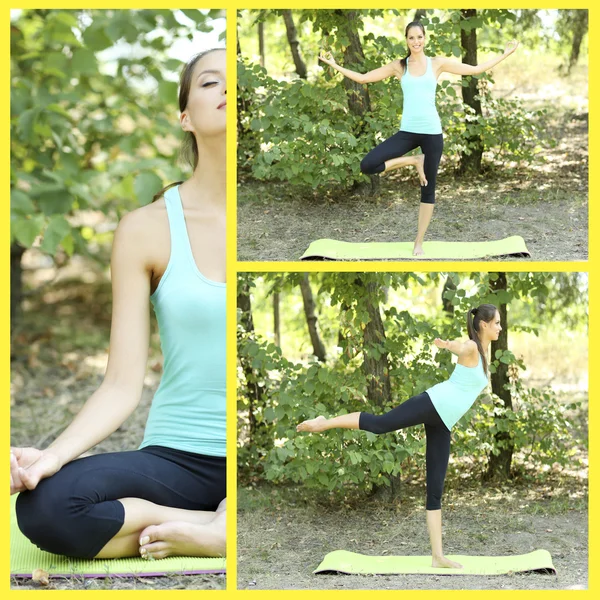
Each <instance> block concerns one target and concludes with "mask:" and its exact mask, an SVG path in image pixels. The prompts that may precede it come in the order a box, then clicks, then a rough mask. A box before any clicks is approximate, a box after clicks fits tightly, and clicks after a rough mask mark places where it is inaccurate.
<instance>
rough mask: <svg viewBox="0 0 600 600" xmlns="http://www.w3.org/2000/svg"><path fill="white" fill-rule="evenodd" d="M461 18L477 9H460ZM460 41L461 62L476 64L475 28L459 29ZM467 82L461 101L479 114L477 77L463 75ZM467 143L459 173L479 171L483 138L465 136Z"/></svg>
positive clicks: (471, 17) (472, 15)
mask: <svg viewBox="0 0 600 600" xmlns="http://www.w3.org/2000/svg"><path fill="white" fill-rule="evenodd" d="M460 12H461V19H462V20H463V21H465V20H469V19H473V18H475V17H476V16H477V11H476V10H475V9H473V8H468V9H461V11H460ZM460 43H461V46H462V49H463V57H462V62H463V63H464V64H467V65H476V64H477V29H476V28H475V27H473V28H472V29H471V30H470V31H468V32H467V31H465V30H464V29H462V28H461V30H460ZM465 79H466V80H467V81H468V82H469V84H468V85H467V86H464V85H463V87H462V88H461V89H462V98H463V102H464V103H465V104H467V105H468V106H470V107H471V108H472V109H473V110H474V111H475V114H476V115H481V114H482V112H481V102H480V101H479V100H478V99H477V98H476V96H478V94H479V89H478V86H477V79H476V78H475V77H471V76H468V77H465V76H463V83H464V81H465ZM466 142H467V144H468V145H469V152H470V154H467V153H466V152H462V153H461V155H460V165H459V168H458V172H459V174H461V175H463V174H465V173H481V157H482V155H483V140H482V139H481V136H480V135H471V136H469V137H467V138H466Z"/></svg>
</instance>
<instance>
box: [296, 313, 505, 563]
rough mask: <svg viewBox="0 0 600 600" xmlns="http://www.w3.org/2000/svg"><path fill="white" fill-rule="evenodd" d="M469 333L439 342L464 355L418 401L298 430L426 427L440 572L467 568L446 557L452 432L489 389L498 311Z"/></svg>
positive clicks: (432, 528) (430, 519)
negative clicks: (444, 539)
mask: <svg viewBox="0 0 600 600" xmlns="http://www.w3.org/2000/svg"><path fill="white" fill-rule="evenodd" d="M467 329H468V332H469V338H470V339H469V340H468V341H466V342H463V341H460V340H454V341H445V340H440V339H436V340H435V342H434V343H435V345H436V346H437V347H438V348H444V349H447V350H450V352H452V353H453V354H456V355H457V356H458V364H457V365H456V367H455V369H454V371H453V372H452V375H451V376H450V379H448V380H446V381H443V382H441V383H438V384H436V385H434V386H433V387H431V388H429V389H428V390H426V391H425V392H423V393H421V394H419V395H418V396H413V397H412V398H410V399H409V400H406V401H405V402H403V403H402V404H400V405H399V406H397V407H396V408H394V409H392V410H391V411H389V412H388V413H385V414H383V415H372V414H369V413H363V412H355V413H350V414H347V415H341V416H339V417H333V418H331V419H326V418H325V417H317V418H316V419H311V420H309V421H304V422H303V423H300V425H298V427H297V428H296V429H297V430H298V431H310V432H314V433H317V432H321V431H326V430H327V429H335V428H342V429H362V430H364V431H371V432H372V433H387V432H389V431H396V430H398V429H404V428H405V427H412V426H413V425H420V424H421V423H423V424H424V425H425V435H426V439H427V442H426V444H427V445H426V451H425V457H426V468H427V504H426V514H427V529H428V530H429V539H430V542H431V552H432V566H434V567H450V568H452V567H454V568H461V567H462V565H460V564H458V563H456V562H454V561H452V560H449V559H448V558H446V557H445V556H444V553H443V552H442V511H441V499H442V492H443V489H444V479H445V477H446V468H447V467H448V459H449V456H450V430H451V428H452V426H453V425H454V424H455V423H456V422H457V421H458V420H459V419H460V418H461V417H462V416H463V415H464V414H465V413H466V412H467V410H469V408H470V407H471V406H472V404H473V403H474V402H475V400H476V398H477V396H479V394H480V393H481V391H482V390H483V388H485V386H486V385H487V361H486V353H487V349H488V346H489V345H490V342H491V341H493V340H497V339H498V335H499V334H500V331H501V330H502V328H501V327H500V314H499V313H498V311H497V309H496V307H495V306H493V305H492V304H482V305H481V306H479V307H478V308H474V309H473V310H471V311H470V312H469V313H468V315H467Z"/></svg>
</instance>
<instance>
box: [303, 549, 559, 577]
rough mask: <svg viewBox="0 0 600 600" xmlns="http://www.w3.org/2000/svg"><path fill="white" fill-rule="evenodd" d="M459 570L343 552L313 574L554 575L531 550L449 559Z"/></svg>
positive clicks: (547, 561)
mask: <svg viewBox="0 0 600 600" xmlns="http://www.w3.org/2000/svg"><path fill="white" fill-rule="evenodd" d="M448 558H450V559H451V560H456V561H457V562H460V563H461V564H462V565H463V567H464V568H463V569H444V568H435V567H432V566H431V556H368V555H364V554H358V553H356V552H348V551H346V550H336V551H334V552H329V553H328V554H327V555H326V556H325V558H324V559H323V560H322V562H321V564H320V565H319V566H318V567H317V569H315V571H313V573H314V574H335V573H344V574H348V575H401V574H430V575H505V574H508V573H525V572H545V573H550V574H554V575H555V574H556V569H555V568H554V565H553V564H552V557H551V555H550V553H549V552H548V551H547V550H535V551H533V552H530V553H529V554H522V555H515V556H465V555H449V556H448Z"/></svg>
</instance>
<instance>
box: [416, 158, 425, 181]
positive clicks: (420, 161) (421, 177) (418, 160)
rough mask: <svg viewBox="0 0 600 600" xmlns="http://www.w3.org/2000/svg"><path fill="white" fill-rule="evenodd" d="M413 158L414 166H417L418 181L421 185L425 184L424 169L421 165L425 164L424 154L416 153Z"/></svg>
mask: <svg viewBox="0 0 600 600" xmlns="http://www.w3.org/2000/svg"><path fill="white" fill-rule="evenodd" d="M415 159H416V162H415V167H417V173H419V181H420V182H421V185H427V178H426V177H425V170H424V168H423V165H424V164H425V155H424V154H417V156H415Z"/></svg>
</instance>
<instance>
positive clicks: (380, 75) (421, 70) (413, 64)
mask: <svg viewBox="0 0 600 600" xmlns="http://www.w3.org/2000/svg"><path fill="white" fill-rule="evenodd" d="M405 35H406V43H407V46H408V55H407V56H406V57H405V58H403V59H397V60H394V61H392V62H391V63H388V64H387V65H384V66H383V67H380V68H379V69H374V70H373V71H369V72H368V73H364V74H363V73H356V72H355V71H351V70H350V69H345V68H344V67H341V66H340V65H338V64H337V63H336V62H335V60H334V58H333V56H332V55H331V53H330V52H327V53H322V54H321V56H319V59H320V60H321V61H323V62H324V63H326V64H328V65H330V66H331V67H333V68H334V69H336V70H337V71H339V72H340V73H342V75H344V76H345V77H348V78H349V79H352V81H356V82H358V83H374V82H376V81H381V80H382V79H387V78H388V77H396V78H398V79H399V80H400V84H401V85H402V93H403V96H404V102H403V107H402V120H401V123H400V131H399V132H398V133H396V134H394V135H393V136H392V137H391V138H388V139H387V140H385V141H384V142H382V143H381V144H379V146H377V147H376V148H374V149H373V150H371V152H369V153H368V154H367V155H366V156H365V157H364V158H363V160H362V162H361V163H360V169H361V171H362V172H363V173H365V174H367V175H374V174H375V173H383V172H387V171H390V170H392V169H397V168H398V167H404V166H407V165H413V166H414V167H416V169H417V172H418V174H419V180H420V182H421V204H420V208H419V221H418V229H417V237H416V239H415V245H414V249H413V255H415V256H419V255H421V254H423V239H424V237H425V232H426V231H427V228H428V227H429V222H430V221H431V215H432V214H433V205H434V202H435V180H436V176H437V171H438V166H439V164H440V159H441V156H442V150H443V147H444V140H443V136H442V126H441V123H440V117H439V116H438V113H437V110H436V107H435V92H436V86H437V83H436V82H437V79H438V77H439V76H440V75H441V74H442V73H444V72H446V73H454V74H455V75H477V74H479V73H483V72H484V71H487V70H488V69H491V68H492V67H494V66H496V65H497V64H498V63H499V62H501V61H503V60H504V59H505V58H506V57H507V56H509V55H510V54H512V53H513V52H514V51H515V50H516V49H517V46H518V43H517V42H516V41H514V40H513V41H512V42H509V43H508V44H507V45H506V49H505V50H504V54H502V55H500V56H497V57H496V58H493V59H491V60H488V61H486V62H484V63H482V64H480V65H475V66H471V65H467V64H463V63H461V62H458V61H456V60H452V59H450V58H446V57H445V56H434V57H429V56H425V52H424V50H425V28H424V27H423V25H422V24H421V23H420V22H419V21H414V22H412V23H409V24H408V25H407V27H406V31H405ZM419 146H420V148H421V151H422V154H420V155H418V156H404V155H405V154H406V153H407V152H410V151H411V150H414V149H415V148H417V147H419Z"/></svg>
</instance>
